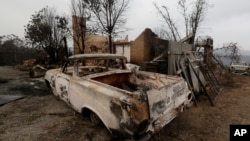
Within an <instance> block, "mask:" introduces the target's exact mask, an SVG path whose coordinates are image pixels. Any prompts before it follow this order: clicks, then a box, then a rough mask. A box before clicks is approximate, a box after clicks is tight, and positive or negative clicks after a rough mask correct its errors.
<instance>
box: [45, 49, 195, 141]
mask: <svg viewBox="0 0 250 141" xmlns="http://www.w3.org/2000/svg"><path fill="white" fill-rule="evenodd" d="M45 81H46V83H47V84H48V86H49V87H50V88H51V90H52V92H53V93H54V95H55V96H58V97H60V98H61V99H62V100H63V101H65V102H66V103H67V104H68V105H70V106H71V107H72V108H73V109H74V110H76V111H77V112H79V113H82V114H83V113H88V114H89V116H90V120H91V121H92V122H94V123H96V124H98V123H99V122H102V123H103V124H104V125H105V126H106V127H107V129H108V130H109V131H110V132H111V133H112V134H113V135H115V136H119V137H126V138H133V139H140V138H145V137H150V136H151V135H152V134H154V133H156V132H158V131H160V129H161V128H163V127H164V126H165V125H166V124H168V123H169V122H170V121H171V120H172V119H174V118H175V117H176V116H177V115H178V114H179V113H180V112H182V111H183V109H184V108H185V107H186V106H187V105H188V104H189V103H190V101H191V99H192V95H191V92H190V90H189V89H188V86H187V84H186V82H185V81H184V79H183V78H182V77H178V76H170V75H163V74H158V73H151V72H144V71H139V70H133V71H132V70H129V69H127V67H126V58H125V57H124V56H119V55H115V54H79V55H73V56H71V57H69V58H68V60H67V61H66V62H65V64H64V66H63V67H62V68H61V69H52V70H48V71H47V72H46V74H45Z"/></svg>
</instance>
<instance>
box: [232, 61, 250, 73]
mask: <svg viewBox="0 0 250 141" xmlns="http://www.w3.org/2000/svg"><path fill="white" fill-rule="evenodd" d="M229 69H230V71H231V72H232V73H235V74H241V75H249V73H250V66H249V65H248V64H247V63H246V62H232V63H231V64H230V67H229Z"/></svg>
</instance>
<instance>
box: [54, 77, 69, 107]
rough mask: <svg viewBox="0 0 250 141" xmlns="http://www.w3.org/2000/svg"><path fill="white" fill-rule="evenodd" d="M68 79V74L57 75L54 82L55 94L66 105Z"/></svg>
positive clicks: (67, 99) (67, 100)
mask: <svg viewBox="0 0 250 141" xmlns="http://www.w3.org/2000/svg"><path fill="white" fill-rule="evenodd" d="M70 78H71V76H70V75H68V74H64V73H59V74H57V76H56V80H55V86H56V92H57V93H58V94H59V97H60V98H61V99H62V100H64V101H65V102H67V103H69V96H68V89H69V81H70Z"/></svg>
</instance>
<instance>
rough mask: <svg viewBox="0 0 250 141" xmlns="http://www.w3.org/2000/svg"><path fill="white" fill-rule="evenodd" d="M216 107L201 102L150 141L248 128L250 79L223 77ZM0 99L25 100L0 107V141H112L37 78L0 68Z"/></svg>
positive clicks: (206, 138)
mask: <svg viewBox="0 0 250 141" xmlns="http://www.w3.org/2000/svg"><path fill="white" fill-rule="evenodd" d="M226 78H227V81H223V91H222V92H221V94H220V96H219V98H218V100H217V103H216V106H215V107H212V106H211V105H210V103H209V101H208V99H207V97H205V96H200V97H199V98H198V99H197V100H198V106H197V107H196V106H192V107H191V108H189V109H188V110H186V111H184V112H183V113H181V114H180V115H179V116H178V117H176V118H175V119H174V120H173V121H172V122H170V123H169V124H168V125H167V126H165V127H164V129H163V130H162V131H161V132H160V133H158V134H156V135H154V136H153V137H152V138H151V139H150V141H164V140H167V141H215V140H216V141H226V140H229V125H230V124H250V113H249V109H250V104H249V103H250V77H249V76H237V75H227V77H226ZM0 95H25V97H24V98H22V99H19V100H16V101H13V102H10V103H7V104H5V105H3V106H0V141H14V140H17V141H21V140H25V141H36V140H37V141H43V140H45V141H48V140H49V141H54V140H56V141H69V140H71V141H80V140H81V141H115V140H119V139H117V138H114V137H112V135H111V134H110V133H109V132H108V131H107V129H106V128H105V127H104V126H102V125H100V126H96V125H93V124H92V123H91V122H90V120H89V118H88V117H83V116H81V115H80V114H78V113H76V112H74V111H73V110H72V109H71V108H70V107H68V106H67V105H66V104H65V103H64V102H63V101H60V100H58V99H56V98H55V97H54V96H53V95H52V93H50V92H49V91H48V89H47V88H46V86H45V84H44V81H43V79H42V78H40V79H30V78H29V77H28V72H20V71H17V70H15V69H13V67H7V66H5V67H0Z"/></svg>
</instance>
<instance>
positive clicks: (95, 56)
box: [68, 53, 126, 60]
mask: <svg viewBox="0 0 250 141" xmlns="http://www.w3.org/2000/svg"><path fill="white" fill-rule="evenodd" d="M68 59H69V60H84V59H126V57H124V56H122V55H117V54H109V53H102V54H76V55H72V56H70V57H69V58H68Z"/></svg>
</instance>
